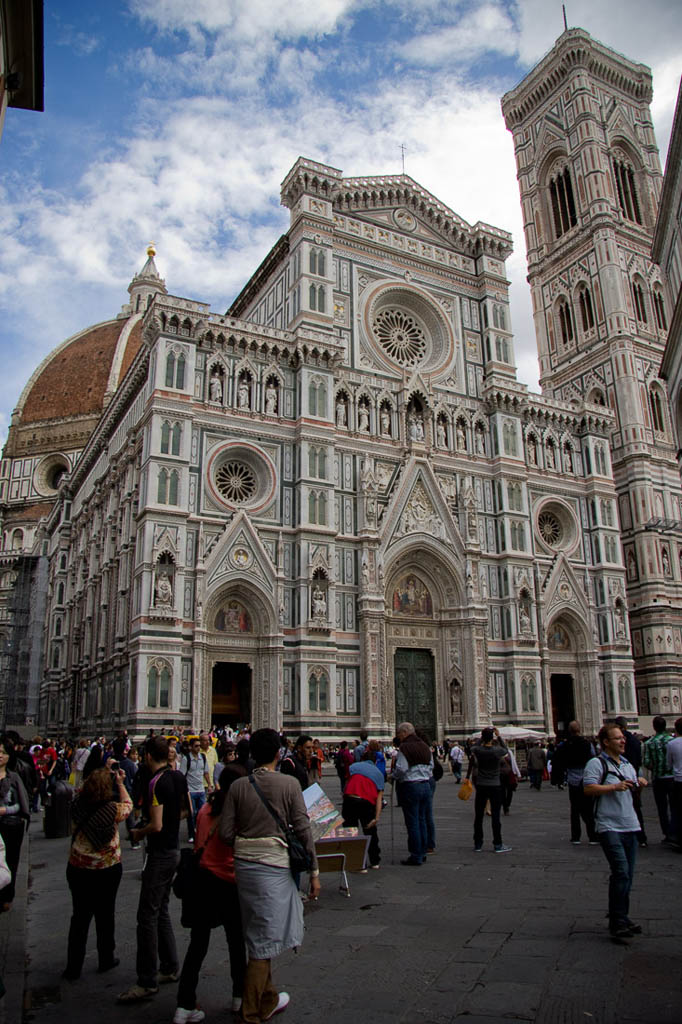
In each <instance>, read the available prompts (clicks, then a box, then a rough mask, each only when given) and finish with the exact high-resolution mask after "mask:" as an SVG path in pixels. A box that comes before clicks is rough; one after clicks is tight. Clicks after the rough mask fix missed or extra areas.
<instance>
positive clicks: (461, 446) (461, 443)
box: [457, 420, 467, 452]
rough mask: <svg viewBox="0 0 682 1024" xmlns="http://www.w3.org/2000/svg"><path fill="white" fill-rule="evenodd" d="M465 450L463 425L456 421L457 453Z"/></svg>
mask: <svg viewBox="0 0 682 1024" xmlns="http://www.w3.org/2000/svg"><path fill="white" fill-rule="evenodd" d="M466 449H467V435H466V430H465V428H464V424H463V423H462V421H461V420H458V421H457V451H459V452H465V451H466Z"/></svg>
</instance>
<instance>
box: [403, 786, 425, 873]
mask: <svg viewBox="0 0 682 1024" xmlns="http://www.w3.org/2000/svg"><path fill="white" fill-rule="evenodd" d="M399 797H400V806H401V807H402V809H403V817H404V818H405V828H406V829H407V849H408V850H409V851H410V860H413V861H415V862H416V863H417V864H421V863H422V862H423V861H424V859H425V858H426V846H427V837H428V825H427V817H428V807H429V804H430V802H431V787H430V786H429V783H428V781H426V780H425V781H424V782H401V783H400V790H399Z"/></svg>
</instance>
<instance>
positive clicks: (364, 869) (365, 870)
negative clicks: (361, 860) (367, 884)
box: [358, 868, 369, 875]
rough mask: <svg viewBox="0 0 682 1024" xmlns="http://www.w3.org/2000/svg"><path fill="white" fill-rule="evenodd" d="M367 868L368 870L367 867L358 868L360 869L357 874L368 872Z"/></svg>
mask: <svg viewBox="0 0 682 1024" xmlns="http://www.w3.org/2000/svg"><path fill="white" fill-rule="evenodd" d="M368 870H369V869H368V868H360V870H359V871H358V874H359V875H366V874H367V873H368Z"/></svg>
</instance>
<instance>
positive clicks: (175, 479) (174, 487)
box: [168, 469, 180, 505]
mask: <svg viewBox="0 0 682 1024" xmlns="http://www.w3.org/2000/svg"><path fill="white" fill-rule="evenodd" d="M179 480H180V477H179V474H178V471H177V470H176V469H174V470H172V471H171V475H170V482H169V486H168V504H169V505H177V503H178V484H179Z"/></svg>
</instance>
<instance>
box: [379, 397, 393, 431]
mask: <svg viewBox="0 0 682 1024" xmlns="http://www.w3.org/2000/svg"><path fill="white" fill-rule="evenodd" d="M379 424H380V428H381V436H382V437H390V436H391V415H390V413H389V411H388V409H387V408H386V406H385V405H384V406H382V409H381V413H380V414H379Z"/></svg>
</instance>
